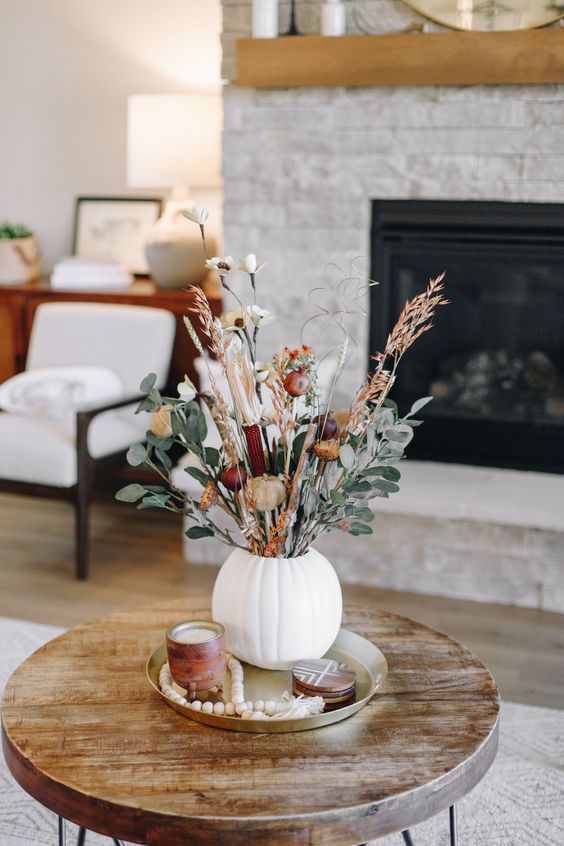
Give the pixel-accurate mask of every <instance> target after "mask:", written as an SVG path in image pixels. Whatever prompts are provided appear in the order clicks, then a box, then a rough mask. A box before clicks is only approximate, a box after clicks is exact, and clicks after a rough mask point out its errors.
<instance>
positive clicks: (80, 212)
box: [73, 197, 162, 274]
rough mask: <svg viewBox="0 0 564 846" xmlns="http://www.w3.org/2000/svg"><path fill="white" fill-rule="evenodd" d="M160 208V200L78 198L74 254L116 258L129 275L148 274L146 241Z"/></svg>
mask: <svg viewBox="0 0 564 846" xmlns="http://www.w3.org/2000/svg"><path fill="white" fill-rule="evenodd" d="M161 209H162V200H161V199H160V198H158V197H77V200H76V208H75V215H74V236H73V255H75V256H80V257H81V258H87V259H94V260H98V261H99V260H104V259H106V260H107V259H113V260H114V261H120V262H122V264H123V265H125V267H126V269H127V270H128V271H129V272H130V273H135V274H147V273H148V272H149V267H148V265H147V261H146V259H145V242H146V240H147V238H148V236H149V232H150V230H151V227H152V226H153V224H154V223H155V222H156V221H157V220H158V218H159V217H160V215H161Z"/></svg>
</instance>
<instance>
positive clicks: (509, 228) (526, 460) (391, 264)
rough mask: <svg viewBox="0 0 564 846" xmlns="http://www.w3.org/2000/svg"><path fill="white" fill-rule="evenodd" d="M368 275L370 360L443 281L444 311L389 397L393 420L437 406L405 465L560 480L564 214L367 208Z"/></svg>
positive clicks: (457, 207) (400, 205)
mask: <svg viewBox="0 0 564 846" xmlns="http://www.w3.org/2000/svg"><path fill="white" fill-rule="evenodd" d="M371 264H372V268H371V275H372V278H373V279H374V280H376V281H377V282H378V283H379V284H378V285H377V286H374V287H372V288H371V309H370V313H371V319H370V349H371V350H377V349H381V348H382V347H383V345H384V343H385V338H386V332H387V329H388V327H389V326H390V325H391V322H392V321H393V320H394V318H395V316H396V315H397V313H398V312H399V310H400V309H401V307H402V306H403V304H404V302H405V300H406V299H408V298H409V297H411V296H413V295H414V294H415V293H417V292H418V291H420V290H421V288H422V287H423V286H424V284H425V283H426V281H427V279H428V278H429V277H430V276H437V275H438V274H439V273H441V272H442V271H443V270H445V271H446V273H447V277H446V284H447V292H448V295H449V297H450V298H451V300H452V304H451V305H450V306H448V311H447V309H443V310H441V311H440V312H439V314H438V315H437V317H436V320H435V326H434V328H433V331H432V332H429V333H428V334H427V335H426V336H424V337H423V338H421V339H420V340H419V341H418V342H417V345H416V346H415V347H414V348H412V349H411V350H410V351H409V352H408V353H407V354H406V356H405V359H404V362H403V363H402V369H401V378H400V379H399V380H398V383H397V386H396V388H395V389H394V394H393V398H394V399H395V400H396V402H398V404H399V406H400V410H403V409H406V408H409V407H410V404H411V402H413V400H414V399H416V398H417V397H419V396H423V395H425V394H433V396H434V397H435V399H434V400H433V402H432V403H430V405H429V406H427V408H426V410H425V412H424V413H423V414H422V416H424V417H425V418H426V419H427V421H428V424H429V425H425V426H422V427H421V428H420V429H419V430H418V432H417V437H416V438H415V439H414V441H413V444H412V445H411V447H410V456H411V457H413V458H420V459H424V460H425V459H432V460H440V461H455V462H460V463H465V464H477V465H489V466H493V467H513V468H515V469H528V470H541V471H548V472H564V205H559V204H549V203H510V202H473V201H469V202H466V201H418V200H401V201H400V200H397V201H396V200H383V201H374V202H373V206H372V233H371Z"/></svg>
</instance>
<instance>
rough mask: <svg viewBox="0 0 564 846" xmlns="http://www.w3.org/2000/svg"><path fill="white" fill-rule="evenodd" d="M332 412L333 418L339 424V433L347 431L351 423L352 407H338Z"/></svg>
mask: <svg viewBox="0 0 564 846" xmlns="http://www.w3.org/2000/svg"><path fill="white" fill-rule="evenodd" d="M331 414H332V416H333V420H334V421H335V423H336V424H337V429H338V431H339V434H341V433H342V432H346V430H347V426H348V424H349V418H350V416H351V410H350V408H338V409H337V410H336V411H332V412H331Z"/></svg>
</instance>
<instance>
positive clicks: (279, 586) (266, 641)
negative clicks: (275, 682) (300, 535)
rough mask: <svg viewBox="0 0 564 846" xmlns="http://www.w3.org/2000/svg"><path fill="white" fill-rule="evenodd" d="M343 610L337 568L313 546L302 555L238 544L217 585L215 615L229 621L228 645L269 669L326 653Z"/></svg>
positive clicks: (214, 590)
mask: <svg viewBox="0 0 564 846" xmlns="http://www.w3.org/2000/svg"><path fill="white" fill-rule="evenodd" d="M342 611H343V598H342V594H341V586H340V584H339V579H338V578H337V574H336V573H335V570H334V569H333V567H332V565H331V564H330V562H329V561H328V560H327V559H326V558H325V556H324V555H321V553H320V552H317V550H315V549H311V548H310V549H309V550H308V551H307V552H306V554H305V555H300V556H298V557H297V558H261V557H260V556H258V555H252V554H251V553H250V552H247V551H246V550H244V549H235V550H234V551H233V552H232V553H231V555H230V556H229V558H228V559H227V560H226V561H225V563H224V564H223V566H222V568H221V570H220V571H219V575H218V577H217V579H216V582H215V587H214V589H213V597H212V614H213V619H214V620H216V621H217V622H218V623H222V624H223V625H224V626H225V630H226V634H227V643H228V647H229V650H230V651H231V652H232V653H233V654H234V655H236V656H237V657H238V658H240V659H241V660H242V661H246V662H247V663H249V664H253V665H254V666H256V667H263V668H265V669H268V670H288V669H291V667H292V666H293V665H294V664H295V663H296V661H299V660H300V659H304V658H321V657H322V656H323V655H324V654H325V652H327V650H328V649H329V647H330V646H331V644H332V643H333V641H334V640H335V638H336V637H337V634H338V632H339V627H340V625H341V617H342Z"/></svg>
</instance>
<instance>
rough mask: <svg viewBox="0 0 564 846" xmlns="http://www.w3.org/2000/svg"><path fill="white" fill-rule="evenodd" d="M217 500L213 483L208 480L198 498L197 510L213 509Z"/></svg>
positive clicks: (216, 492)
mask: <svg viewBox="0 0 564 846" xmlns="http://www.w3.org/2000/svg"><path fill="white" fill-rule="evenodd" d="M217 498H218V491H217V488H216V486H215V485H214V483H213V482H212V481H211V480H210V481H209V482H208V483H207V484H206V486H205V488H204V492H203V494H202V496H201V497H200V502H199V504H198V508H199V509H200V511H207V510H208V508H213V506H214V505H215V504H216V502H217Z"/></svg>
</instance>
